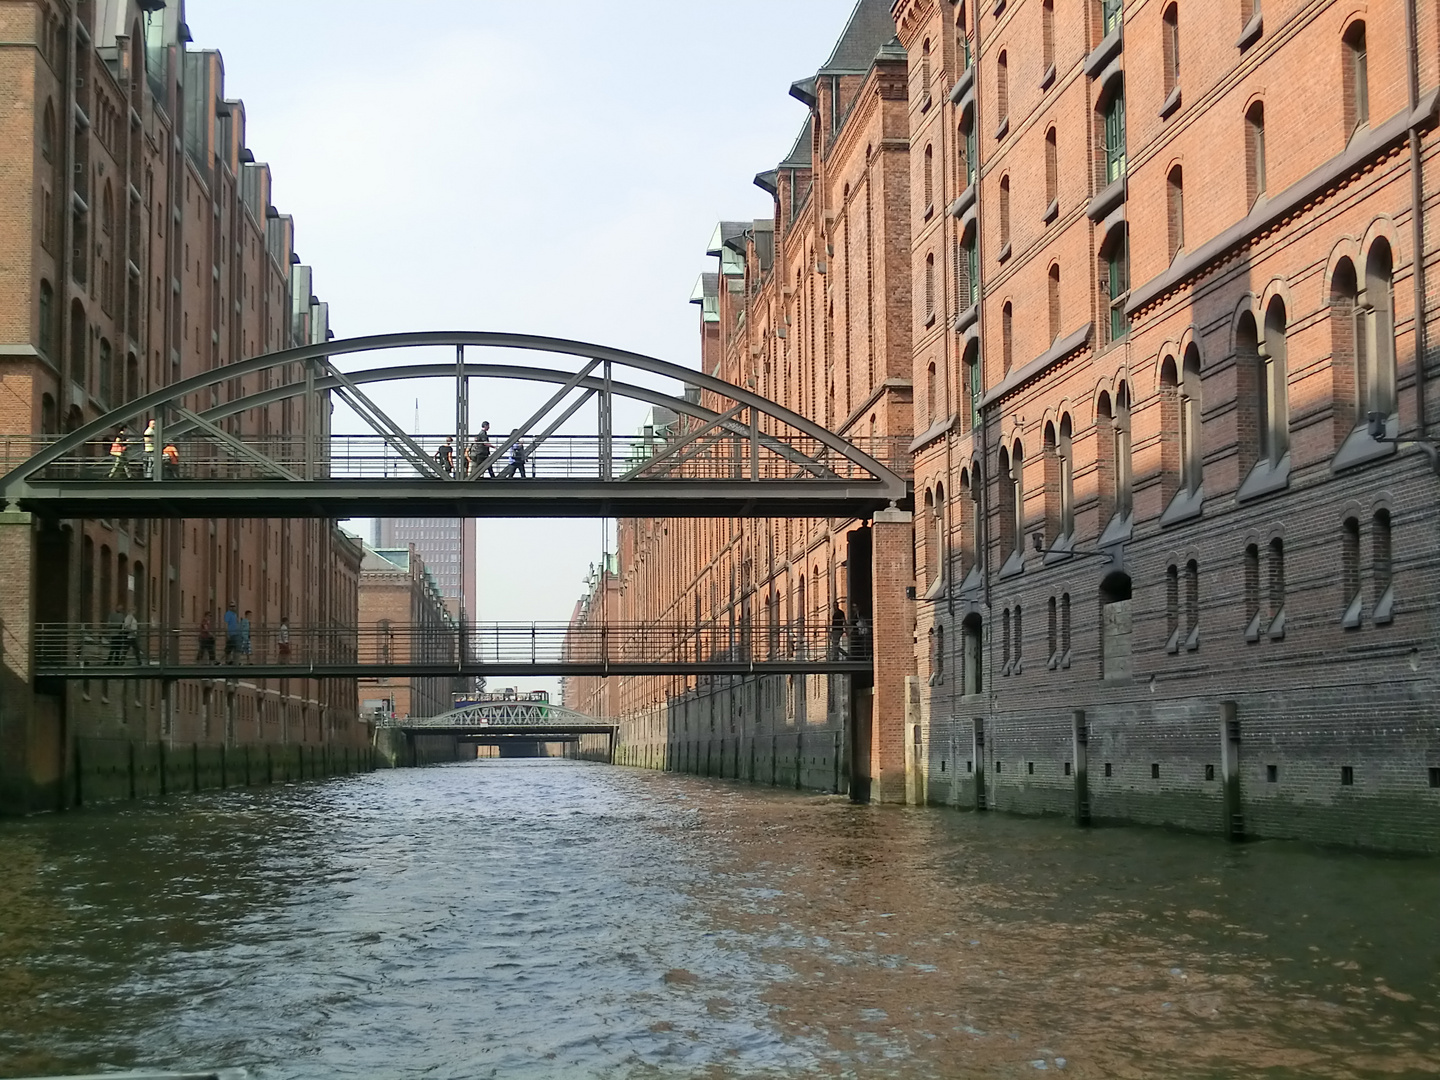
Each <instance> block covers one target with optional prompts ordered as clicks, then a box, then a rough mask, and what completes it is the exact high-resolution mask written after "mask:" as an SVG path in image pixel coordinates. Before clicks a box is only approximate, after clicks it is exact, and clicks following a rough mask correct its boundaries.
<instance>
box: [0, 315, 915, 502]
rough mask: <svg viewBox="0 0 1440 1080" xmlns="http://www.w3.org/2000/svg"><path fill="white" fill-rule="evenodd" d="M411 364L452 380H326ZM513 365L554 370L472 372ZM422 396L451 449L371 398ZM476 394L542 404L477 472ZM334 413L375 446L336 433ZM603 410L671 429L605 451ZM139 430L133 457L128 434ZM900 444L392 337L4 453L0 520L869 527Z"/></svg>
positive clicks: (152, 399)
mask: <svg viewBox="0 0 1440 1080" xmlns="http://www.w3.org/2000/svg"><path fill="white" fill-rule="evenodd" d="M421 348H424V349H441V350H445V351H446V361H445V362H443V363H407V364H398V365H390V366H384V365H380V366H372V367H362V368H358V369H354V370H345V369H342V368H341V367H340V366H339V365H338V364H337V363H336V361H337V359H339V358H341V357H353V356H362V355H366V354H376V353H387V352H391V351H394V350H400V349H421ZM515 350H519V351H524V352H529V353H539V354H546V355H548V356H551V357H554V358H558V359H559V360H562V361H564V362H565V366H563V367H561V366H554V367H540V366H524V365H516V364H511V363H492V362H476V361H475V360H473V359H471V358H470V356H472V355H474V354H477V353H487V352H488V353H494V352H497V351H515ZM467 353H468V354H470V355H467ZM502 359H503V358H502ZM417 379H422V380H440V379H443V380H448V381H453V385H454V392H455V397H456V421H455V428H454V430H453V431H449V430H447V431H443V432H439V433H430V434H421V433H417V432H412V431H407V430H406V429H405V427H404V426H403V425H401V424H400V423H398V422H397V421H396V420H395V418H394V417H393V416H391V415H390V414H389V413H387V412H386V410H385V409H384V408H383V407H382V406H381V404H380V403H379V401H378V400H377V396H376V395H375V394H374V389H375V388H376V387H385V386H390V387H393V386H395V385H396V384H401V383H407V382H409V381H411V380H417ZM474 380H518V381H521V382H527V383H532V384H539V385H544V386H548V387H550V388H551V390H552V392H551V393H550V395H549V397H548V399H547V400H546V401H545V403H544V404H543V405H542V406H540V407H539V408H538V409H536V410H535V411H534V412H533V413H532V414H531V415H530V416H529V417H528V418H526V419H525V420H524V422H523V423H521V424H519V425H518V426H514V427H513V430H510V431H509V432H508V433H507V434H503V435H499V436H496V437H494V438H493V439H492V440H491V441H490V442H489V444H488V446H486V447H482V448H477V452H476V453H475V455H474V456H475V460H474V461H473V462H471V461H468V460H467V457H468V455H465V454H464V453H461V452H460V449H459V448H468V447H473V446H474V445H475V444H474V443H473V442H472V435H473V432H472V429H471V401H472V394H473V391H472V382H473V381H474ZM656 383H661V384H666V383H668V384H670V387H671V388H669V389H661V388H657V387H656V385H655V384H656ZM222 397H223V398H224V400H221V398H222ZM332 399H335V400H339V401H341V402H343V403H344V404H345V405H346V406H347V407H348V408H349V409H350V410H351V411H353V412H354V413H355V415H356V416H358V417H359V418H360V419H361V420H362V421H363V422H364V423H365V425H366V426H367V427H368V428H369V429H370V433H369V434H365V435H336V434H332V433H330V430H329V412H330V410H329V403H330V401H331V400H332ZM617 399H626V400H629V401H632V402H637V403H640V404H642V405H646V406H650V407H658V408H660V409H664V410H669V412H670V413H672V414H673V415H674V417H675V420H674V422H673V423H667V424H664V425H662V429H654V428H650V427H647V428H644V429H642V430H641V432H640V433H639V434H636V435H625V434H620V433H617V432H616V431H615V422H614V420H615V408H614V406H615V403H616V401H617ZM286 402H290V403H295V402H298V403H299V406H300V408H301V409H302V410H303V416H304V417H305V418H306V422H305V423H304V424H303V430H302V431H300V432H298V433H295V432H291V431H280V432H276V433H271V434H265V435H256V434H250V433H242V432H240V431H239V430H238V428H239V423H238V421H239V418H240V417H241V415H242V414H244V413H246V412H248V411H250V410H256V409H267V408H269V407H271V406H275V405H283V404H284V403H286ZM587 405H592V406H593V408H594V416H595V424H594V427H593V429H587V430H586V431H585V432H584V433H583V434H579V435H577V434H573V433H572V429H573V427H574V426H575V425H573V424H571V421H572V418H574V417H576V416H577V414H579V413H580V412H581V410H582V408H584V407H585V406H587ZM292 413H293V405H292ZM150 421H153V422H154V424H155V430H154V436H153V440H152V441H151V443H150V445H149V447H148V450H147V449H145V448H144V447H142V446H141V445H140V440H139V431H140V429H141V428H143V427H144V426H145V424H146V423H148V422H150ZM577 423H578V424H580V425H582V426H583V425H584V424H585V420H584V419H583V418H582V419H581V420H579V421H577ZM122 424H124V425H128V426H129V427H130V428H131V429H132V431H134V433H135V445H134V446H133V447H127V448H126V449H125V452H124V453H123V454H122V455H121V457H120V460H119V461H118V462H117V461H116V460H115V459H113V458H111V456H110V452H109V451H110V446H111V442H112V439H113V438H114V436H115V432H116V431H117V429H118V428H119V427H120V425H122ZM567 425H570V426H568V427H567ZM506 427H510V425H506ZM562 429H563V430H562ZM447 437H449V438H450V439H451V440H452V442H453V446H454V447H455V448H457V451H456V458H455V460H454V465H453V466H451V467H447V464H446V462H445V460H444V459H443V457H437V452H440V448H441V446H442V445H443V444H444V442H445V440H446V438H447ZM905 441H906V440H898V439H894V440H891V439H872V440H869V445H857V443H861V444H863V443H865V442H866V440H847V439H845V438H842V437H841V436H839V435H837V434H835V433H833V432H831V431H828V430H826V429H825V428H823V427H821V426H820V425H818V424H816V423H814V422H812V421H810V420H808V419H806V418H805V417H803V416H801V415H800V414H798V413H796V412H793V411H791V410H790V409H787V408H785V407H784V406H782V405H779V404H777V403H775V402H773V401H769V400H767V399H766V398H764V397H762V396H760V395H758V394H756V393H754V392H753V391H751V390H749V389H747V388H745V387H740V386H735V385H732V384H730V383H727V382H724V381H723V380H720V379H717V378H715V377H713V376H710V375H707V374H705V373H704V372H701V371H695V370H691V369H689V368H684V367H680V366H679V365H676V364H671V363H668V362H666V361H663V360H657V359H655V358H653V357H648V356H643V355H641V354H639V353H633V352H627V351H625V350H621V349H614V348H609V347H606V346H602V345H595V344H589V343H585V342H578V341H569V340H565V339H561V338H550V337H538V336H534V335H528V334H508V333H489V332H424V333H407V334H387V335H378V336H372V337H360V338H352V339H348V340H337V341H330V342H325V343H323V344H316V345H307V346H302V347H300V348H294V349H288V350H285V351H282V352H276V353H271V354H268V355H265V356H258V357H255V358H253V359H250V360H244V361H241V362H239V363H235V364H229V365H225V366H223V367H219V368H216V369H214V370H212V371H208V372H204V373H202V374H199V375H196V376H193V377H191V378H189V379H185V380H182V381H180V382H177V383H173V384H171V385H170V386H167V387H165V388H163V389H160V390H156V391H154V392H152V393H150V394H147V395H144V396H143V397H140V398H137V399H135V400H134V401H131V402H129V403H127V404H125V405H123V406H121V407H119V408H117V409H114V410H112V411H111V412H109V413H107V414H106V415H104V416H102V417H99V418H97V419H96V420H93V421H91V422H90V423H88V424H85V425H83V426H81V427H79V428H78V429H77V430H74V431H71V432H68V433H66V434H64V435H61V436H48V437H47V436H40V437H36V438H34V439H14V438H12V439H11V440H9V441H8V442H7V443H6V444H5V445H6V447H7V450H6V455H5V462H4V465H5V466H8V470H9V471H8V472H6V473H5V475H4V476H0V507H3V508H4V509H8V510H22V511H29V512H33V513H36V514H39V515H41V516H45V517H50V518H103V517H132V518H152V519H153V518H176V517H220V518H245V517H290V518H295V517H317V518H343V517H351V516H406V517H418V516H456V517H602V516H608V517H845V518H848V517H859V518H866V517H869V516H870V515H871V514H873V513H874V512H875V511H877V510H881V509H884V508H886V507H888V506H893V505H896V504H898V503H900V502H901V501H902V500H904V499H905V498H906V497H907V483H906V480H905V479H904V477H903V475H902V472H903V470H904V469H905V467H906V464H905V463H906V461H907V455H906V449H907V448H906V446H905V445H904V442H905ZM167 445H169V446H172V447H173V448H174V455H173V457H172V456H167V453H166V447H167ZM487 450H488V453H485V451H487ZM481 458H483V460H480V459H481Z"/></svg>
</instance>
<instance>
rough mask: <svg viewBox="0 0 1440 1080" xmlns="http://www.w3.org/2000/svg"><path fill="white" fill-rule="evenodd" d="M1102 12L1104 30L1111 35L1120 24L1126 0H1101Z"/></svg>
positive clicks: (1107, 35)
mask: <svg viewBox="0 0 1440 1080" xmlns="http://www.w3.org/2000/svg"><path fill="white" fill-rule="evenodd" d="M1100 6H1101V14H1102V22H1103V31H1104V34H1105V36H1106V37H1109V36H1110V35H1111V34H1113V33H1114V32H1115V30H1116V29H1117V28H1118V27H1119V26H1120V17H1121V15H1123V14H1124V11H1125V4H1124V0H1101V4H1100Z"/></svg>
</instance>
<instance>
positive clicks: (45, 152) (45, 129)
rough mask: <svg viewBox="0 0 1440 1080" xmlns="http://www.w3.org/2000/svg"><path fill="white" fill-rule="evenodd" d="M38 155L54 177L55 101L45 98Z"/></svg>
mask: <svg viewBox="0 0 1440 1080" xmlns="http://www.w3.org/2000/svg"><path fill="white" fill-rule="evenodd" d="M40 156H41V157H42V158H44V159H45V161H46V162H47V163H48V164H49V165H50V166H51V170H50V174H51V178H52V179H53V178H54V165H55V103H54V102H52V101H50V100H48V99H47V100H46V102H45V115H44V118H43V119H42V120H41V121H40Z"/></svg>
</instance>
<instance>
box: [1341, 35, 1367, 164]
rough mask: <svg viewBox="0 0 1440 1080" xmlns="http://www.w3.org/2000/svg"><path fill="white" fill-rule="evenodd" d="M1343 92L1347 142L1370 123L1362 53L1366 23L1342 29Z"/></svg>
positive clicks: (1364, 58) (1364, 61) (1364, 55)
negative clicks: (1343, 33)
mask: <svg viewBox="0 0 1440 1080" xmlns="http://www.w3.org/2000/svg"><path fill="white" fill-rule="evenodd" d="M1341 50H1342V56H1343V72H1342V82H1343V92H1344V95H1345V101H1344V108H1343V114H1342V115H1343V116H1344V122H1345V138H1346V139H1349V138H1350V136H1351V135H1353V134H1354V133H1355V130H1356V129H1357V128H1360V127H1363V126H1365V125H1366V124H1368V123H1370V64H1369V60H1368V58H1367V57H1366V53H1365V23H1364V22H1363V21H1361V20H1358V19H1357V20H1356V21H1355V22H1352V23H1351V24H1350V25H1349V26H1348V27H1346V29H1345V36H1344V38H1343V39H1342V46H1341Z"/></svg>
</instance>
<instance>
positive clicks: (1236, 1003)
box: [0, 761, 1440, 1080]
mask: <svg viewBox="0 0 1440 1080" xmlns="http://www.w3.org/2000/svg"><path fill="white" fill-rule="evenodd" d="M222 1065H224V1066H236V1065H238V1066H244V1067H246V1068H248V1069H249V1070H250V1071H251V1074H252V1075H253V1076H256V1077H261V1078H278V1077H331V1076H334V1077H362V1076H363V1077H379V1076H424V1077H442V1078H444V1077H456V1078H460V1077H465V1078H469V1077H550V1076H559V1077H667V1078H668V1077H750V1076H785V1077H808V1076H815V1077H848V1076H853V1077H915V1078H921V1077H968V1076H978V1077H1010V1076H1030V1075H1033V1074H1034V1073H1036V1072H1037V1071H1046V1072H1051V1071H1063V1072H1064V1073H1065V1074H1066V1075H1073V1076H1087V1077H1136V1078H1146V1080H1148V1078H1154V1077H1245V1076H1255V1077H1262V1076H1263V1077H1291V1076H1293V1077H1302V1076H1303V1077H1369V1076H1374V1077H1382V1076H1383V1077H1395V1076H1430V1075H1435V1074H1437V1073H1440V860H1401V859H1382V858H1373V857H1367V856H1358V855H1348V854H1334V853H1322V852H1316V851H1312V850H1309V849H1305V848H1300V847H1294V846H1289V845H1282V844H1249V845H1244V846H1239V847H1233V846H1228V845H1226V844H1224V843H1223V842H1220V841H1216V840H1210V839H1204V838H1196V837H1188V836H1176V835H1172V834H1168V833H1164V832H1158V831H1146V830H1138V829H1099V830H1093V831H1082V830H1078V829H1075V828H1073V827H1071V826H1069V825H1068V824H1065V823H1063V822H1053V821H1027V820H1016V819H1007V818H1003V817H998V816H993V815H977V814H961V813H955V812H951V811H945V810H904V809H895V808H871V807H857V806H851V805H850V804H849V803H847V802H845V801H844V800H842V799H837V798H833V797H816V796H805V795H799V794H795V793H792V792H774V791H769V790H765V789H754V788H746V787H731V786H727V785H725V784H722V783H719V782H714V781H706V780H699V779H695V778H690V777H681V776H676V775H667V774H658V773H647V772H639V771H632V770H624V769H615V768H609V767H606V766H600V765H589V764H584V763H578V762H565V761H483V762H475V763H471V764H466V765H461V766H452V767H446V768H438V769H425V770H405V771H399V772H389V773H377V774H374V775H371V776H364V777H358V778H353V779H346V780H337V781H332V782H330V783H326V784H315V785H308V786H293V787H284V788H276V789H271V790H266V791H260V792H257V791H244V792H227V793H219V794H213V795H202V796H193V797H189V798H185V799H177V800H174V801H171V802H167V803H154V804H140V805H133V806H127V807H119V808H109V809H100V810H91V811H86V812H82V813H75V814H70V815H64V816H55V817H49V818H40V819H29V820H24V821H9V822H4V823H0V1075H5V1076H18V1075H30V1074H37V1075H39V1074H46V1073H59V1072H78V1071H89V1070H102V1069H111V1068H129V1067H138V1066H157V1067H161V1066H163V1067H170V1068H182V1067H183V1068H191V1067H200V1066H205V1067H216V1066H222Z"/></svg>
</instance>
